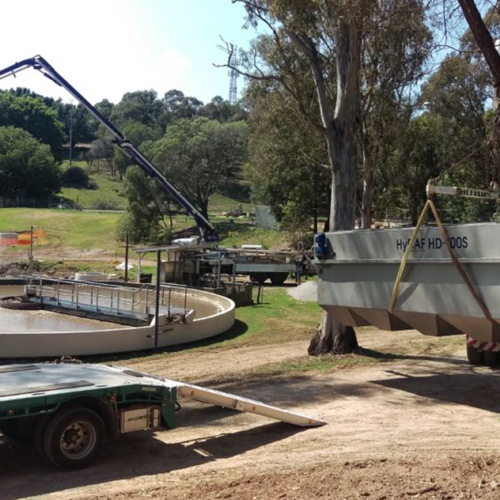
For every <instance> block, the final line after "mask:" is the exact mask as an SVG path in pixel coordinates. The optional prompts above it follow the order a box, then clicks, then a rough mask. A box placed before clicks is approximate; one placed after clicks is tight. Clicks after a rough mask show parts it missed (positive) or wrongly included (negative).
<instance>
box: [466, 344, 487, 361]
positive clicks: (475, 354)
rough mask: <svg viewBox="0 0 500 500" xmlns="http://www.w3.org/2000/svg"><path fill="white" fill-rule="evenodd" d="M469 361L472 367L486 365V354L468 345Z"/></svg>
mask: <svg viewBox="0 0 500 500" xmlns="http://www.w3.org/2000/svg"><path fill="white" fill-rule="evenodd" d="M467 359H468V360H469V363H470V364H471V365H484V352H483V351H480V350H479V349H476V348H475V347H473V346H471V345H468V344H467Z"/></svg>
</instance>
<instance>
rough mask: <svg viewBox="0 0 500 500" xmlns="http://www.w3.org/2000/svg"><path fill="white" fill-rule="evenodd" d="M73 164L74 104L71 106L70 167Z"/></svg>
mask: <svg viewBox="0 0 500 500" xmlns="http://www.w3.org/2000/svg"><path fill="white" fill-rule="evenodd" d="M72 166H73V104H70V108H69V167H70V168H71V167H72Z"/></svg>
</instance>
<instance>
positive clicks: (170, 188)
mask: <svg viewBox="0 0 500 500" xmlns="http://www.w3.org/2000/svg"><path fill="white" fill-rule="evenodd" d="M28 68H33V69H36V70H37V71H39V72H40V73H42V75H44V76H46V77H47V78H48V79H49V80H52V81H53V82H54V83H56V84H57V85H59V86H60V87H62V88H64V89H65V90H66V91H67V92H69V93H70V94H71V95H72V96H73V97H74V98H75V99H76V100H77V101H78V102H79V103H80V104H81V105H82V106H83V107H84V108H85V109H86V110H87V111H88V112H89V113H90V114H91V115H92V116H94V117H95V118H96V119H97V120H99V121H100V122H101V123H102V124H103V125H104V126H105V127H106V128H107V130H108V131H109V132H110V133H111V134H112V135H113V137H114V138H115V140H114V142H115V144H116V145H117V146H118V147H119V148H120V149H121V150H122V151H123V152H124V153H125V154H126V155H127V156H129V157H130V158H132V160H134V161H135V162H136V163H137V165H138V166H139V167H140V168H141V169H142V170H143V171H144V172H145V173H146V174H147V175H149V176H150V177H153V178H155V179H156V180H157V181H158V182H159V183H160V184H161V185H162V187H163V188H164V189H165V191H167V192H168V193H169V194H170V195H171V196H172V197H173V198H174V199H175V201H176V202H177V203H179V205H181V206H182V207H183V208H184V209H185V210H186V211H187V213H188V214H189V215H191V216H193V218H194V220H195V221H196V225H197V226H198V228H199V229H200V232H201V235H202V238H203V241H205V242H216V241H218V239H219V238H218V236H217V233H216V232H215V228H214V226H213V225H212V224H211V223H210V222H209V220H208V219H207V218H206V217H205V216H204V215H203V214H202V213H201V212H200V211H199V210H198V209H197V208H196V207H195V206H194V205H193V204H192V203H191V202H190V201H189V200H188V199H187V198H185V197H184V196H183V195H182V194H181V192H180V191H179V190H178V189H177V188H176V187H175V186H174V185H173V184H172V183H170V182H169V181H168V180H167V178H166V177H165V176H164V175H163V173H162V172H161V171H160V170H159V169H158V168H157V167H156V166H155V165H154V164H153V163H152V162H151V161H150V160H148V158H146V156H144V155H143V154H142V153H141V152H140V151H139V150H138V149H137V148H136V147H135V146H134V145H133V144H132V143H131V142H130V141H129V140H128V139H127V138H126V137H125V136H124V135H123V134H122V133H121V132H120V131H119V130H118V129H117V128H116V127H115V126H114V125H113V124H112V123H111V122H110V121H109V120H108V119H107V118H106V117H104V116H103V115H102V113H100V112H99V110H98V109H96V108H95V107H94V106H93V105H92V104H91V103H90V102H89V101H87V99H85V97H83V95H82V94H80V92H78V91H77V90H76V89H75V88H74V87H73V86H72V85H71V84H70V83H69V82H68V81H67V80H65V79H64V78H63V77H62V76H61V75H60V74H59V73H58V72H57V71H56V70H55V69H54V68H53V67H52V66H51V65H50V64H49V63H48V62H47V61H46V60H45V59H44V58H43V57H42V56H40V55H37V56H35V57H32V58H31V59H24V60H23V61H20V62H17V63H15V64H13V65H12V66H9V67H7V68H5V69H2V70H0V80H2V79H3V78H7V77H8V76H15V74H16V73H19V72H20V71H24V70H25V69H28Z"/></svg>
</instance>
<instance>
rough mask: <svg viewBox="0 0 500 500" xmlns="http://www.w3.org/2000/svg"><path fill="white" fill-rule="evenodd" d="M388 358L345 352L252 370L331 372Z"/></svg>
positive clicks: (267, 372) (272, 372)
mask: <svg viewBox="0 0 500 500" xmlns="http://www.w3.org/2000/svg"><path fill="white" fill-rule="evenodd" d="M388 359H390V358H387V359H382V358H375V357H372V356H366V355H363V354H348V355H347V354H346V355H340V356H338V355H337V356H332V355H325V356H321V357H318V358H311V357H308V356H303V357H300V358H296V359H293V360H286V361H281V362H279V363H269V364H267V365H263V366H260V367H258V368H257V369H256V370H254V371H253V373H254V374H256V375H286V374H291V373H304V372H331V371H334V370H339V369H343V368H353V367H356V366H364V365H368V364H372V363H377V362H381V361H387V360H388Z"/></svg>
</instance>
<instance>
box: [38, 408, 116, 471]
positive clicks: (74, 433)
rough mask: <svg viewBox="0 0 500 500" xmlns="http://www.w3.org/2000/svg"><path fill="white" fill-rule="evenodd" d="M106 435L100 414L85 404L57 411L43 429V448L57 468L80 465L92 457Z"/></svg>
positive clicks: (78, 467)
mask: <svg viewBox="0 0 500 500" xmlns="http://www.w3.org/2000/svg"><path fill="white" fill-rule="evenodd" d="M105 439H106V427H105V426H104V422H103V421H102V419H101V417H100V416H99V415H98V414H97V413H95V412H93V411H91V410H87V409H86V408H67V409H66V410H62V411H61V412H60V413H56V414H55V415H54V416H53V417H52V418H51V419H50V420H49V421H48V423H47V426H46V427H45V430H44V431H43V452H44V453H45V456H46V457H47V459H48V460H49V461H50V462H52V463H53V464H54V465H55V466H56V467H59V468H60V469H66V470H71V469H80V468H82V467H85V466H86V465H88V464H89V463H90V462H92V460H94V459H95V458H96V457H97V455H98V454H99V452H100V451H101V448H102V446H103V444H104V441H105Z"/></svg>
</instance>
